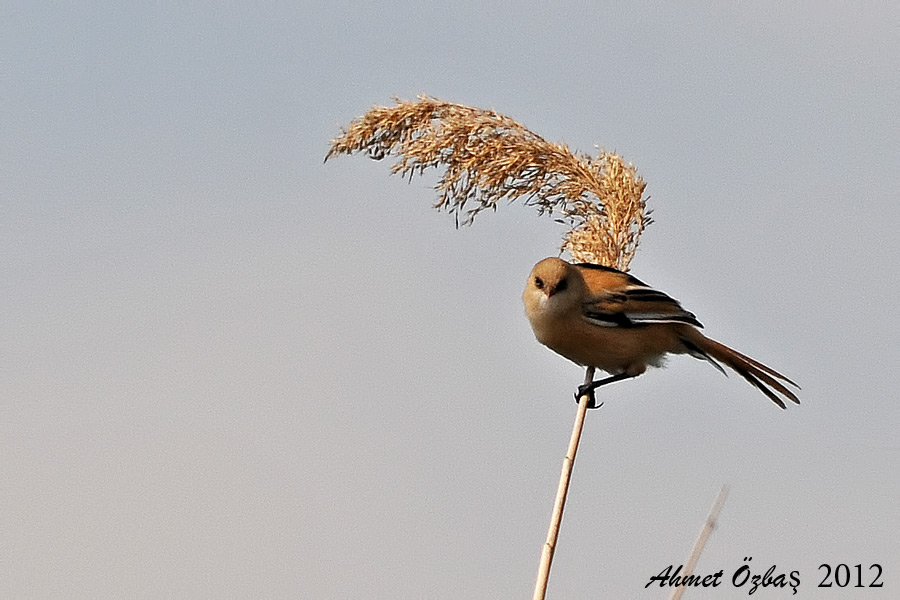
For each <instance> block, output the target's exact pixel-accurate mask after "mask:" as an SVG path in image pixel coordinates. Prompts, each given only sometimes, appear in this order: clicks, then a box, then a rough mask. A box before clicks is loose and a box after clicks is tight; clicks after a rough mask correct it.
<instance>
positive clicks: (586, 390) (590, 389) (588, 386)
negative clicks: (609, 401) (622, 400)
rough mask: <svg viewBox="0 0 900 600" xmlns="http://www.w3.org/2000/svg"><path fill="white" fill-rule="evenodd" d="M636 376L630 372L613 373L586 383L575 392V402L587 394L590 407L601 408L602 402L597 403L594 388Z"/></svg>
mask: <svg viewBox="0 0 900 600" xmlns="http://www.w3.org/2000/svg"><path fill="white" fill-rule="evenodd" d="M632 377H634V375H629V374H628V373H617V374H616V375H611V376H609V377H605V378H603V379H598V380H597V381H592V382H590V383H585V384H582V385H579V386H578V391H577V392H575V402H581V397H582V396H584V395H585V394H587V396H588V398H590V399H589V400H588V405H587V407H588V408H600V407H601V406H603V403H602V402H601V403H600V404H599V405H597V399H596V398H595V397H594V390H596V389H597V388H598V387H600V386H601V385H606V384H607V383H614V382H616V381H622V380H623V379H630V378H632Z"/></svg>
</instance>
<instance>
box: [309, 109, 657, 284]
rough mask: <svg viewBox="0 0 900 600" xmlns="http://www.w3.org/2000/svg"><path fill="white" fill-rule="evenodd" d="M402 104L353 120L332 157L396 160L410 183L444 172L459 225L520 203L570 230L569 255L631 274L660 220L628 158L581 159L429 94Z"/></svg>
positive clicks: (447, 201)
mask: <svg viewBox="0 0 900 600" xmlns="http://www.w3.org/2000/svg"><path fill="white" fill-rule="evenodd" d="M396 102H397V105H396V106H393V107H383V106H378V107H375V108H373V109H371V110H370V111H369V112H367V113H366V114H365V115H363V116H362V117H360V118H358V119H356V120H354V121H353V122H352V123H351V124H350V126H349V127H348V128H347V129H346V130H344V131H343V134H342V135H341V136H340V137H338V138H337V139H335V140H333V141H332V143H331V149H330V150H329V151H328V154H327V155H326V157H325V159H326V160H328V158H330V157H332V156H334V155H337V154H353V153H355V152H366V153H367V154H368V155H369V156H370V157H372V158H374V159H378V160H380V159H382V158H384V157H385V156H387V155H395V156H398V157H399V159H398V160H397V162H396V163H394V165H393V166H392V167H391V172H392V173H399V174H400V175H402V176H409V177H410V178H412V176H413V175H415V174H417V173H418V174H422V173H424V172H425V170H426V169H429V168H437V167H440V166H443V167H445V169H446V170H445V172H444V174H443V175H442V176H441V177H440V179H439V181H438V183H437V185H436V186H435V188H436V190H437V192H438V200H437V202H436V203H435V205H434V206H435V208H437V209H439V210H446V211H447V212H449V213H451V214H453V215H454V217H455V218H456V223H457V225H459V224H460V222H462V224H464V225H467V224H470V223H471V222H472V220H473V219H474V218H475V216H476V215H477V214H478V213H480V212H481V211H483V210H485V209H491V210H496V209H497V205H498V204H499V203H500V202H501V201H503V200H507V201H513V200H518V199H521V200H522V201H523V202H524V203H525V204H526V205H528V206H534V207H536V208H537V209H538V212H539V213H540V214H550V215H557V220H558V221H560V222H562V223H564V224H566V225H568V226H569V228H570V230H569V232H568V233H567V234H566V236H565V240H564V242H563V245H562V250H565V251H568V252H569V253H570V254H571V255H572V257H573V258H574V259H575V260H576V261H579V262H593V263H598V264H603V265H607V266H612V267H616V268H619V269H622V270H626V269H627V268H628V264H629V262H630V261H631V258H632V257H633V256H634V252H635V250H636V249H637V245H638V242H639V240H640V236H641V233H643V231H644V228H646V227H647V225H649V224H650V222H651V220H650V217H649V211H647V210H646V203H645V201H644V200H643V199H642V194H643V191H644V187H645V185H646V184H645V183H644V181H643V180H642V179H641V178H640V177H639V176H638V175H637V172H636V171H635V169H634V167H633V166H632V165H629V164H626V163H625V161H624V160H623V159H622V158H621V157H620V156H618V155H617V154H614V153H611V152H601V153H600V154H599V155H598V156H596V157H591V156H589V155H586V154H581V153H576V152H573V151H571V150H569V148H568V146H566V145H564V144H556V143H553V142H548V141H546V140H545V139H543V138H542V137H541V136H539V135H537V134H536V133H534V132H532V131H530V130H528V129H527V128H525V127H524V126H522V125H521V124H519V123H518V122H516V121H514V120H512V119H510V118H509V117H506V116H504V115H501V114H499V113H496V112H494V111H492V110H482V109H479V108H473V107H470V106H464V105H462V104H451V103H448V102H442V101H440V100H437V99H434V98H430V97H427V96H419V99H418V100H417V101H414V102H409V101H401V100H397V101H396ZM461 215H462V220H460V216H461Z"/></svg>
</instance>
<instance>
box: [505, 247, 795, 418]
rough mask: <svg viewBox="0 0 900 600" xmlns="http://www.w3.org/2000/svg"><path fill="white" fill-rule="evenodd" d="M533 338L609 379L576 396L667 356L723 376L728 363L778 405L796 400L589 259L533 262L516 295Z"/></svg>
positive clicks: (665, 299)
mask: <svg viewBox="0 0 900 600" xmlns="http://www.w3.org/2000/svg"><path fill="white" fill-rule="evenodd" d="M522 301H523V303H524V304H525V314H526V315H527V316H528V320H529V321H530V322H531V328H532V330H533V331H534V335H535V337H536V338H537V340H538V341H539V342H540V343H541V344H543V345H545V346H547V347H548V348H550V349H551V350H553V351H554V352H556V353H557V354H560V355H561V356H563V357H565V358H567V359H569V360H571V361H572V362H574V363H576V364H578V365H581V366H584V367H594V368H596V369H599V370H601V371H605V372H606V373H608V374H609V375H610V376H609V377H606V378H604V379H599V380H596V381H592V382H590V383H586V384H584V385H581V386H579V388H578V392H577V393H576V396H575V397H576V400H578V398H580V397H581V396H582V395H585V394H587V395H588V396H589V402H588V407H589V408H596V407H597V404H596V400H595V398H594V390H595V389H596V388H598V387H600V386H602V385H606V384H609V383H613V382H615V381H621V380H623V379H630V378H633V377H637V376H639V375H641V374H643V373H644V372H645V371H646V370H647V368H648V367H659V366H662V363H663V360H664V358H665V357H666V355H668V354H688V355H690V356H693V357H695V358H698V359H702V360H705V361H707V362H709V363H710V364H711V365H713V366H714V367H715V368H716V369H718V370H719V371H721V372H722V373H723V374H726V375H727V373H726V372H725V369H723V368H722V365H723V364H724V365H725V366H727V367H729V368H730V369H732V370H733V371H735V372H736V373H737V374H738V375H740V376H741V377H743V378H744V379H746V380H747V381H748V382H750V384H751V385H753V386H754V387H756V388H757V389H759V390H760V391H761V392H762V393H763V394H765V395H766V396H767V397H768V398H769V399H770V400H771V401H772V402H774V403H775V404H777V405H778V406H779V407H780V408H782V409H784V408H785V403H784V399H787V400H790V401H791V402H793V403H795V404H800V400H799V398H798V397H797V395H796V394H795V393H794V392H793V391H792V390H791V389H790V388H789V387H788V386H793V387H795V388H797V389H798V390H799V389H800V386H798V385H797V384H796V383H794V382H793V381H791V380H790V379H788V378H787V377H785V376H784V375H782V374H781V373H779V372H778V371H776V370H774V369H772V368H771V367H767V366H766V365H764V364H762V363H761V362H759V361H756V360H754V359H752V358H750V357H749V356H746V355H744V354H741V353H740V352H738V351H737V350H733V349H731V348H729V347H728V346H726V345H724V344H722V343H720V342H717V341H715V340H713V339H710V338H708V337H706V336H705V335H703V334H702V333H701V332H700V329H701V328H702V327H703V325H702V324H701V323H700V321H698V320H697V317H696V316H694V314H693V313H691V312H689V311H687V310H685V309H684V308H682V306H681V303H679V302H678V301H677V300H675V299H673V298H672V297H671V296H669V295H667V294H665V293H664V292H661V291H659V290H656V289H654V288H652V287H650V286H648V285H647V284H645V283H644V282H643V281H641V280H640V279H637V278H636V277H634V276H633V275H630V274H629V273H626V272H624V271H620V270H618V269H615V268H612V267H607V266H603V265H597V264H591V263H570V262H567V261H565V260H563V259H561V258H556V257H550V258H545V259H544V260H542V261H540V262H538V263H537V264H536V265H535V266H534V268H533V269H532V271H531V274H530V275H529V276H528V281H527V283H526V285H525V291H524V292H523V293H522Z"/></svg>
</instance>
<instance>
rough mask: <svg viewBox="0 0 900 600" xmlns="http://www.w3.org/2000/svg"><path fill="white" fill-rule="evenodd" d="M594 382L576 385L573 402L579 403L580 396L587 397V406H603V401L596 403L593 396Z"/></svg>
mask: <svg viewBox="0 0 900 600" xmlns="http://www.w3.org/2000/svg"><path fill="white" fill-rule="evenodd" d="M595 383H596V382H591V383H584V384H581V385H579V386H578V391H577V392H575V403H576V404H581V397H582V396H587V397H588V404H587V407H588V408H600V407H601V406H603V403H602V402H601V403H600V404H597V398H595V397H594V389H596V387H597V386H596V385H594V384H595Z"/></svg>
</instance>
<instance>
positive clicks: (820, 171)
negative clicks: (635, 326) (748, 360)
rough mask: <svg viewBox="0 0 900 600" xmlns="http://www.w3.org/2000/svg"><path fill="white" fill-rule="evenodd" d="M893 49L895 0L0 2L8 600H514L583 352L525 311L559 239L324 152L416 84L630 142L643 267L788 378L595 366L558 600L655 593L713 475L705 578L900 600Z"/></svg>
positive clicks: (716, 330) (1, 434)
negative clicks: (557, 339) (845, 580)
mask: <svg viewBox="0 0 900 600" xmlns="http://www.w3.org/2000/svg"><path fill="white" fill-rule="evenodd" d="M898 64H900V8H898V5H893V4H890V3H869V2H863V3H854V4H853V5H852V6H849V5H847V6H845V5H844V3H837V2H801V3H792V4H791V5H786V4H785V3H779V2H769V1H763V2H753V3H750V2H738V3H727V4H724V3H709V4H706V3H697V2H683V3H663V4H660V3H656V2H640V1H638V2H629V3H627V4H626V3H610V4H604V3H575V2H563V3H555V4H553V5H552V6H551V5H547V4H544V3H495V4H493V5H485V4H484V3H480V2H479V3H474V2H471V3H470V2H454V3H446V2H445V3H399V2H390V1H388V2H381V3H373V4H371V5H363V4H357V3H353V4H351V3H345V2H331V3H327V4H326V3H321V4H319V5H317V4H314V3H308V4H307V3H302V2H301V3H271V4H266V5H253V6H251V5H250V4H249V3H246V4H244V3H236V2H232V3H221V4H220V3H177V4H175V3H164V2H157V3H139V4H135V3H124V4H122V3H105V2H98V3H88V4H86V5H85V4H82V3H55V4H53V5H45V4H44V3H27V2H9V3H4V4H3V6H2V7H0V89H2V90H3V91H2V93H0V136H2V139H3V141H4V143H3V144H2V145H0V481H2V482H3V484H2V486H0V597H3V598H90V599H103V598H321V599H344V598H347V599H351V598H373V599H378V598H435V599H440V598H461V597H462V598H473V599H480V598H491V599H494V598H523V597H530V594H531V592H532V589H533V586H534V580H535V575H536V573H537V567H538V561H539V558H540V552H541V546H542V544H543V543H544V539H545V536H546V531H547V525H548V522H549V516H550V511H551V508H552V504H553V497H554V495H555V493H556V488H557V481H558V477H559V471H560V467H561V464H562V458H563V455H564V453H565V449H566V446H567V443H568V439H569V434H570V432H571V426H572V421H573V418H574V414H575V403H574V401H573V400H572V393H573V391H574V390H575V388H576V387H577V385H578V384H579V383H580V382H581V379H582V377H583V372H582V370H581V368H580V367H578V366H576V365H574V364H572V363H569V362H568V361H566V360H565V359H563V358H561V357H559V356H557V355H555V354H553V353H552V352H551V351H549V350H547V349H546V348H544V347H542V346H541V345H540V344H538V343H537V342H536V341H535V339H534V336H533V334H532V332H531V330H530V327H529V325H528V321H527V319H526V318H525V316H524V311H523V307H522V304H521V299H520V298H521V292H522V289H523V287H524V283H525V280H526V277H527V275H528V273H529V271H530V270H531V267H532V266H533V265H534V263H536V262H537V261H539V260H540V259H542V258H544V257H547V256H556V255H558V252H559V244H560V242H561V236H562V234H563V233H564V231H563V229H562V227H561V226H560V225H558V224H556V223H554V222H553V221H552V220H551V219H548V218H546V217H539V216H538V215H537V214H536V212H535V211H533V209H530V208H527V207H524V206H521V205H517V204H512V205H509V206H502V207H500V209H499V210H498V211H497V212H496V213H485V214H482V215H480V216H479V217H478V218H477V219H476V220H475V223H474V224H473V225H472V226H471V227H466V228H460V229H456V228H455V227H454V223H453V218H452V216H449V215H447V214H442V213H439V212H436V211H434V210H433V209H432V204H433V202H434V201H435V198H436V194H435V192H434V189H433V186H434V184H435V182H436V180H437V176H438V175H437V174H436V173H431V174H425V175H424V176H423V177H417V178H415V179H413V180H412V181H405V180H403V179H401V178H398V177H392V176H390V174H389V161H381V162H375V161H371V160H368V159H367V158H365V157H363V156H351V157H346V156H341V157H336V158H333V159H332V160H329V161H328V162H327V163H323V158H324V156H325V153H326V152H327V150H328V147H329V141H330V140H331V139H332V138H334V137H336V136H337V135H339V134H340V132H341V128H342V127H344V126H346V125H347V124H349V123H350V121H351V120H352V119H353V118H355V117H357V116H359V115H361V114H363V113H364V112H365V111H366V110H368V109H369V108H371V107H372V106H375V105H387V104H391V103H392V102H393V98H395V97H399V98H403V99H413V98H415V97H416V95H418V94H428V95H431V96H435V97H438V98H440V99H443V100H447V101H452V102H459V103H464V104H468V105H471V106H478V107H482V108H493V109H495V110H497V111H499V112H501V113H503V114H505V115H508V116H510V117H512V118H514V119H516V120H518V121H519V122H521V123H523V124H524V125H526V126H527V127H529V128H530V129H531V130H533V131H535V132H537V133H539V134H540V135H542V136H543V137H545V138H546V139H548V140H552V141H556V142H563V143H567V144H569V145H570V146H571V147H573V148H575V149H578V150H580V151H584V152H595V151H596V148H598V147H599V148H604V149H607V150H613V151H616V152H618V153H619V154H621V155H622V156H624V157H625V158H626V159H627V160H628V161H630V162H632V163H634V164H635V165H636V166H637V168H638V171H639V173H640V174H641V175H642V176H643V177H644V179H645V181H646V182H647V184H648V185H647V194H648V195H649V205H650V207H651V208H652V209H653V211H654V212H653V215H654V219H655V222H654V223H653V224H652V225H651V226H650V227H649V228H648V229H647V231H646V232H645V234H644V237H643V239H642V242H641V247H640V248H639V250H638V253H637V256H636V258H635V259H634V261H633V262H632V265H631V269H632V271H631V272H632V273H633V274H634V275H635V276H637V277H638V278H640V279H641V280H643V281H645V282H647V283H649V284H650V285H653V286H655V287H657V288H659V289H661V290H664V291H665V292H667V293H668V294H670V295H672V296H673V297H674V298H677V299H679V300H680V301H681V302H682V303H683V305H684V306H685V308H687V309H688V310H691V311H692V312H694V313H696V314H697V316H698V318H699V319H700V321H702V322H703V323H704V325H705V330H704V331H705V332H706V333H707V334H708V335H710V336H711V337H714V338H716V339H718V340H720V341H722V342H724V343H726V344H728V345H731V346H734V347H735V348H737V349H738V350H740V351H742V352H745V353H747V354H749V355H751V356H753V357H754V358H757V359H759V360H761V361H763V362H765V363H767V364H769V365H771V366H773V367H774V368H776V369H778V370H779V371H781V372H783V373H785V374H786V375H788V376H789V377H791V378H792V379H794V380H795V381H797V382H798V383H799V384H800V385H801V386H802V392H801V393H800V396H801V399H802V404H801V405H800V406H799V407H797V406H790V407H788V410H786V411H781V410H779V409H778V408H777V407H776V406H775V405H773V404H772V403H771V402H769V401H768V400H767V399H766V398H765V397H764V396H762V395H761V394H760V393H759V392H758V391H757V390H754V389H753V388H752V387H751V386H749V385H747V384H746V382H744V381H743V380H742V379H741V378H740V377H737V376H735V375H733V374H732V376H730V377H728V378H726V377H722V375H721V374H719V373H718V372H716V370H714V369H712V368H710V367H709V365H707V364H705V363H703V362H701V361H696V360H693V359H691V358H689V357H673V358H672V359H671V360H670V361H669V362H668V366H667V368H665V369H656V370H653V371H651V372H649V373H647V374H645V375H643V376H641V377H639V378H637V379H635V380H631V381H627V382H622V383H618V384H616V385H615V386H614V387H610V388H607V389H604V390H602V392H601V394H600V396H601V399H602V400H604V401H605V405H604V406H603V407H602V408H601V409H600V410H597V411H592V412H590V413H589V414H588V416H587V422H586V426H585V430H584V435H583V437H582V442H581V448H580V451H579V454H578V459H577V462H576V465H575V470H574V475H573V480H572V487H571V489H570V493H569V499H568V504H567V507H566V512H565V519H564V521H563V525H562V531H561V534H560V538H559V545H558V548H557V551H556V557H555V561H554V564H553V569H552V572H551V579H550V585H549V593H548V598H555V599H566V598H579V599H580V598H641V599H643V598H658V599H659V598H666V597H668V594H669V589H668V588H665V589H662V588H659V587H651V588H646V587H645V586H646V584H647V583H648V582H649V581H650V578H651V577H653V576H654V575H657V574H659V573H660V572H661V571H663V570H664V569H665V567H667V566H668V565H674V566H676V567H677V565H679V564H681V563H683V562H684V561H685V560H686V558H687V555H688V553H689V551H690V548H691V545H692V543H693V541H694V539H695V537H696V535H697V534H698V532H699V531H700V528H701V526H702V524H703V520H704V518H705V516H706V513H707V511H708V509H709V507H710V505H711V504H712V502H713V500H714V498H715V496H716V494H717V492H718V490H719V489H720V487H721V486H722V485H728V486H729V489H730V494H729V496H728V499H727V501H726V502H725V504H724V507H723V509H722V513H721V515H720V518H719V521H718V526H717V527H716V529H715V530H714V531H713V532H712V535H711V537H710V539H709V541H708V544H707V546H706V549H705V551H704V553H703V555H702V557H701V559H700V562H699V564H698V566H697V570H696V572H697V573H700V574H713V573H715V572H717V571H720V570H721V571H723V576H722V578H721V579H722V584H721V585H720V586H719V587H717V588H714V589H713V588H710V589H707V590H688V592H687V593H686V594H685V596H684V598H685V599H687V600H690V599H692V598H714V599H723V600H724V599H729V598H743V597H745V596H747V595H748V590H749V584H747V585H745V586H743V587H735V586H734V585H733V583H732V575H733V574H734V573H735V571H737V570H738V569H739V568H740V567H741V566H742V565H743V564H748V565H749V566H750V567H751V572H752V573H753V574H762V573H765V571H766V570H767V569H768V568H769V567H774V569H773V574H775V575H777V574H782V573H783V574H790V573H792V572H796V573H797V577H798V579H799V581H800V585H799V588H798V589H797V592H798V593H797V596H796V597H798V598H831V597H833V598H837V597H841V598H865V599H871V598H888V597H897V596H898V594H900V537H898V535H897V532H898V531H900V436H898V430H900V428H898V425H900V403H898V402H897V398H896V382H897V374H898V371H900V361H898V350H900V342H898V339H900V326H898V320H897V319H896V318H895V316H894V315H893V310H894V307H895V306H896V304H897V302H898V301H900V278H898V275H897V261H898V258H900V238H898V236H897V234H896V231H897V229H898V225H900V217H898V213H897V209H896V207H897V193H898V192H897V190H898V189H900V170H898V168H897V165H898V164H900V110H898V107H900V70H898V69H897V65H898ZM751 557H752V558H751ZM746 558H751V560H749V561H746V560H745V559H746ZM823 564H824V565H829V566H830V567H831V568H834V567H836V566H837V565H839V564H845V565H848V566H849V567H851V569H854V571H853V573H854V577H855V576H856V575H855V574H856V571H855V565H857V564H859V565H862V567H861V571H862V574H863V584H864V585H866V586H867V585H868V584H869V583H871V579H872V578H874V577H875V575H876V569H875V568H874V567H872V565H876V564H877V565H880V567H881V569H882V571H883V574H882V576H881V578H880V582H883V584H884V585H883V587H882V588H881V589H872V588H868V587H866V588H849V587H848V588H846V589H838V588H836V587H832V588H831V589H818V587H817V586H818V585H819V583H820V582H821V581H822V580H823V578H824V577H825V576H826V575H827V572H826V568H823V567H821V565H823ZM855 583H856V582H855V580H854V581H853V585H855ZM754 597H761V598H785V597H794V596H793V595H792V594H791V589H790V588H784V589H779V588H774V589H773V588H772V587H768V588H760V589H758V590H757V591H756V593H755V594H754Z"/></svg>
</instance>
